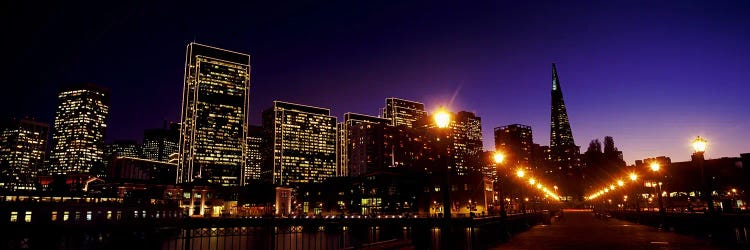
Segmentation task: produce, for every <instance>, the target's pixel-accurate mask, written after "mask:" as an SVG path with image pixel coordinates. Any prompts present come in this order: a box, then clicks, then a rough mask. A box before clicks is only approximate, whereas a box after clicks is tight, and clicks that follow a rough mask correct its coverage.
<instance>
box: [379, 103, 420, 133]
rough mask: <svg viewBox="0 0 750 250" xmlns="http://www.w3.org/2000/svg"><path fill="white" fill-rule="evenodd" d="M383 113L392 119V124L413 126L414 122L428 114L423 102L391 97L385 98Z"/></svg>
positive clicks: (385, 116)
mask: <svg viewBox="0 0 750 250" xmlns="http://www.w3.org/2000/svg"><path fill="white" fill-rule="evenodd" d="M382 115H383V117H384V118H386V119H390V120H391V125H392V126H399V125H405V126H407V127H409V128H411V127H413V124H414V122H416V121H419V120H422V119H423V118H424V117H425V116H427V112H425V110H424V104H423V103H420V102H415V101H409V100H404V99H398V98H394V97H390V98H386V99H385V108H383V110H382Z"/></svg>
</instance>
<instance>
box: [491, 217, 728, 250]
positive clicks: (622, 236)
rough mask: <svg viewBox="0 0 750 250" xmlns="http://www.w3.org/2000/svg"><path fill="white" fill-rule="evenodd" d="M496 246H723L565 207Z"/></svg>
mask: <svg viewBox="0 0 750 250" xmlns="http://www.w3.org/2000/svg"><path fill="white" fill-rule="evenodd" d="M493 249H720V248H718V247H716V246H712V245H710V244H709V242H708V241H706V240H701V239H697V238H693V237H690V236H685V235H680V234H677V233H673V232H661V231H659V230H658V229H656V228H653V227H649V226H644V225H638V224H633V223H630V222H627V221H622V220H617V219H612V218H610V219H607V220H602V219H598V218H596V217H595V216H594V214H593V213H592V212H590V211H574V210H566V211H565V212H564V216H563V219H561V220H560V221H556V222H554V223H552V224H551V225H537V226H535V227H533V228H531V229H529V230H528V231H526V232H523V233H520V234H518V235H515V236H513V237H512V238H511V240H510V241H508V242H506V243H503V244H501V245H498V246H496V247H495V248H493Z"/></svg>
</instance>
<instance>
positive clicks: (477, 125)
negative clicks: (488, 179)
mask: <svg viewBox="0 0 750 250" xmlns="http://www.w3.org/2000/svg"><path fill="white" fill-rule="evenodd" d="M451 127H452V128H453V149H454V152H455V154H453V162H454V163H453V167H454V168H455V171H456V172H457V173H458V174H459V175H464V174H468V173H469V172H482V165H481V161H480V159H479V157H481V156H482V118H481V117H479V116H476V115H475V114H474V113H472V112H468V111H461V112H458V113H457V114H456V115H455V116H454V118H453V119H452V121H451Z"/></svg>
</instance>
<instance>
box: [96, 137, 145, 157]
mask: <svg viewBox="0 0 750 250" xmlns="http://www.w3.org/2000/svg"><path fill="white" fill-rule="evenodd" d="M116 157H131V158H141V147H140V145H138V142H136V141H133V140H118V141H114V142H112V143H111V144H108V145H107V146H105V147H104V158H107V159H114V158H116Z"/></svg>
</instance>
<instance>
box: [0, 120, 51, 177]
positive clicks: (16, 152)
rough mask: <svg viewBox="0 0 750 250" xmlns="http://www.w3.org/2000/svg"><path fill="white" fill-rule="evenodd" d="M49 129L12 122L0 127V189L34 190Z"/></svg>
mask: <svg viewBox="0 0 750 250" xmlns="http://www.w3.org/2000/svg"><path fill="white" fill-rule="evenodd" d="M48 135H49V125H48V124H46V123H41V122H37V121H34V120H31V119H13V120H10V121H6V122H5V123H4V124H2V126H1V127H0V173H2V176H0V189H4V190H35V189H36V182H37V180H36V177H37V175H38V174H39V171H41V170H42V168H43V164H44V160H45V156H46V152H47V136H48Z"/></svg>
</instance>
